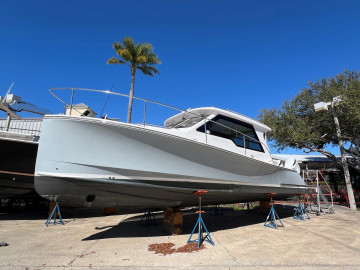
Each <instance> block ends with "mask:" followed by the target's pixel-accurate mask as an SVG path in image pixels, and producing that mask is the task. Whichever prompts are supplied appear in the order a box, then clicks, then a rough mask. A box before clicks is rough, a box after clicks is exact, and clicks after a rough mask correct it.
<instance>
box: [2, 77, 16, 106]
mask: <svg viewBox="0 0 360 270" xmlns="http://www.w3.org/2000/svg"><path fill="white" fill-rule="evenodd" d="M13 85H14V82H13V83H12V84H11V85H10V88H9V90H8V91H7V92H6V95H5V96H4V98H3V100H2V101H1V102H3V103H5V101H6V97H7V95H8V94H9V93H10V90H11V88H12V87H13Z"/></svg>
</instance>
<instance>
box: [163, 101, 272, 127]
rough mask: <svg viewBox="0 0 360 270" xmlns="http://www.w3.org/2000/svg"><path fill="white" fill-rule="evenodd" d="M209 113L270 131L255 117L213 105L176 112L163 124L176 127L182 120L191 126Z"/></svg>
mask: <svg viewBox="0 0 360 270" xmlns="http://www.w3.org/2000/svg"><path fill="white" fill-rule="evenodd" d="M211 115H224V116H227V117H230V118H233V119H237V120H240V121H242V122H245V123H249V124H251V125H252V126H254V128H255V129H257V130H259V131H262V132H264V133H266V132H268V131H271V128H269V127H268V126H266V125H264V124H263V123H261V122H259V121H257V120H255V119H252V118H250V117H247V116H245V115H242V114H239V113H236V112H232V111H228V110H223V109H219V108H215V107H202V108H195V109H188V110H186V111H185V112H181V113H179V114H176V115H174V116H172V117H170V118H168V119H167V120H166V121H165V123H164V126H165V127H167V128H172V127H177V126H179V125H181V124H182V123H184V122H186V125H187V126H192V124H196V123H198V122H199V121H200V120H201V119H203V118H204V117H209V116H211Z"/></svg>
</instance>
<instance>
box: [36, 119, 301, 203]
mask: <svg viewBox="0 0 360 270" xmlns="http://www.w3.org/2000/svg"><path fill="white" fill-rule="evenodd" d="M35 188H36V191H37V192H38V193H39V194H40V195H41V196H43V197H45V198H48V199H52V200H57V201H59V202H61V203H63V204H65V205H69V206H84V205H88V206H93V207H104V206H113V207H127V208H128V207H134V208H148V207H175V206H179V207H182V206H190V205H196V204H197V198H196V197H195V196H193V195H192V193H193V192H194V191H196V190H199V189H205V190H208V194H207V195H206V196H204V198H203V200H204V203H205V204H219V203H231V202H242V201H255V200H266V199H268V197H267V195H265V194H266V193H270V192H271V193H277V195H276V197H275V199H279V198H286V197H289V196H292V195H294V194H296V193H304V192H306V190H307V187H306V186H305V184H304V182H303V180H302V179H301V177H300V176H299V175H298V174H297V173H296V172H295V171H292V170H288V169H284V168H280V167H278V166H275V165H272V164H268V163H265V162H260V161H258V160H255V159H252V158H249V157H245V156H242V155H239V154H236V153H233V152H230V151H225V150H223V149H220V148H217V147H215V146H212V145H209V144H206V143H202V142H198V141H195V140H190V139H186V138H184V137H181V136H176V135H171V134H168V133H166V132H161V130H159V131H156V130H151V129H147V128H146V127H142V126H136V125H130V124H125V123H120V122H113V121H108V120H101V119H93V118H85V117H69V116H48V117H45V118H44V120H43V124H42V131H41V141H40V144H39V150H38V156H37V161H36V169H35Z"/></svg>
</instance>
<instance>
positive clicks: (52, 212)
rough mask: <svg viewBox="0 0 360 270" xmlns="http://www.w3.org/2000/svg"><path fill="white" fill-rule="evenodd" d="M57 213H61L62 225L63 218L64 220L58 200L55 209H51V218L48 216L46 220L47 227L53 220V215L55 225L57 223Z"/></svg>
mask: <svg viewBox="0 0 360 270" xmlns="http://www.w3.org/2000/svg"><path fill="white" fill-rule="evenodd" d="M57 215H59V219H60V223H61V224H62V225H64V222H63V220H62V218H61V214H60V208H59V204H58V203H57V202H56V205H55V207H54V209H53V210H52V211H51V214H50V216H49V218H48V219H47V221H46V222H45V225H46V227H47V226H48V225H49V223H50V222H51V219H52V217H53V216H54V225H55V223H56V216H57Z"/></svg>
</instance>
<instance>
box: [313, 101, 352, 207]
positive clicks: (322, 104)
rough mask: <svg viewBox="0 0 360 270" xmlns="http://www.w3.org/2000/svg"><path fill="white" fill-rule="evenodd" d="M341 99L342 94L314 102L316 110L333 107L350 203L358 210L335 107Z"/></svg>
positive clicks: (325, 109)
mask: <svg viewBox="0 0 360 270" xmlns="http://www.w3.org/2000/svg"><path fill="white" fill-rule="evenodd" d="M341 101H342V100H341V97H340V96H338V97H334V98H333V100H332V101H331V102H319V103H316V104H314V108H315V111H316V112H320V111H327V110H328V107H330V108H331V112H332V114H333V117H334V122H335V127H336V136H337V138H338V142H339V148H340V154H341V163H342V166H343V170H344V176H345V184H346V190H347V194H348V197H349V205H350V208H351V209H352V210H356V203H355V197H354V192H353V189H352V185H351V180H350V172H349V167H348V163H347V159H346V152H345V149H344V142H343V140H342V139H341V129H340V123H339V118H338V116H337V113H336V110H335V108H334V107H335V106H336V105H338V104H339V103H340V102H341Z"/></svg>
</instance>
